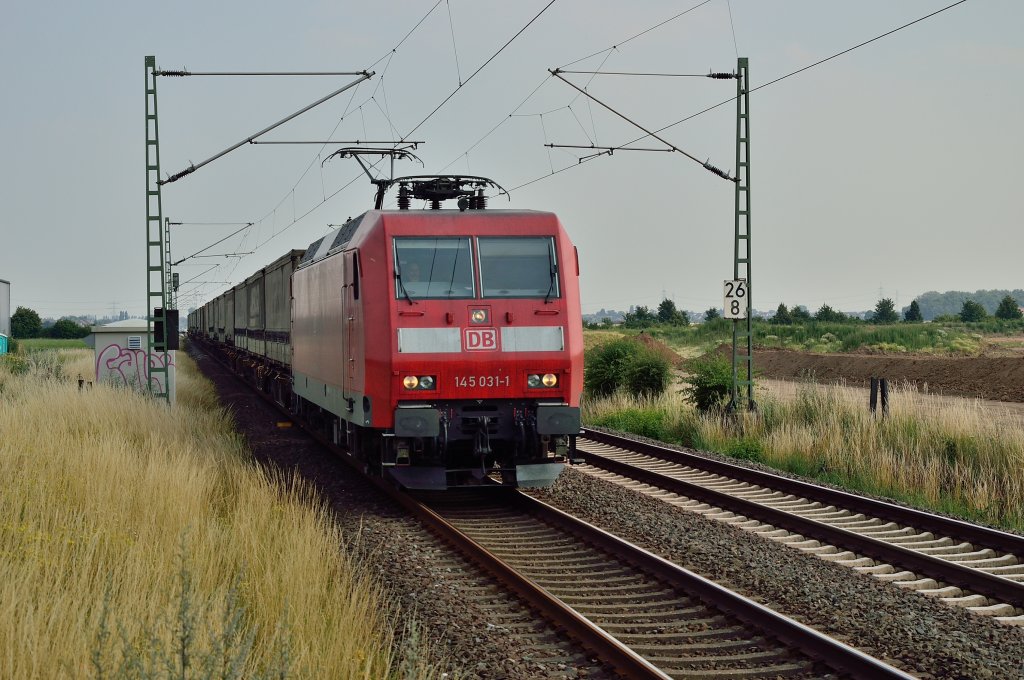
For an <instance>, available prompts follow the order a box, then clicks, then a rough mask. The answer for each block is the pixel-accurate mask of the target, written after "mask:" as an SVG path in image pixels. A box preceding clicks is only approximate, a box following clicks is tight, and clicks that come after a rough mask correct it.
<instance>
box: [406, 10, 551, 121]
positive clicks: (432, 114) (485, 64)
mask: <svg viewBox="0 0 1024 680" xmlns="http://www.w3.org/2000/svg"><path fill="white" fill-rule="evenodd" d="M555 2H557V0H551V1H550V2H548V4H546V5H544V9H542V10H541V11H539V12H537V15H536V16H534V17H533V18H532V19H530V20H529V21H528V22H526V25H525V26H523V27H522V28H520V29H519V30H518V31H517V32H516V34H515V35H513V36H512V37H511V38H509V39H508V42H506V43H505V44H504V45H502V46H501V47H500V48H498V51H497V52H495V53H494V54H492V55H491V56H490V57H489V58H488V59H487V61H485V62H484V63H483V64H481V65H480V67H479V68H477V70H475V71H473V73H471V74H470V76H469V77H468V78H466V80H465V82H463V83H461V84H460V85H459V86H458V87H457V88H455V89H454V90H452V92H451V94H449V95H448V96H447V97H445V98H444V101H442V102H441V103H440V104H438V105H437V106H436V107H434V110H433V111H431V112H430V113H428V114H427V117H426V118H424V119H423V120H421V121H420V122H419V123H417V124H416V127H414V128H413V129H412V130H409V132H408V133H406V135H405V136H404V137H402V139H401V141H405V140H406V139H408V138H409V137H411V136H412V133H414V132H416V131H417V130H419V129H420V127H421V126H422V125H423V124H424V123H426V122H427V121H428V120H430V119H431V118H432V117H433V116H434V114H435V113H437V112H438V111H440V110H441V107H442V106H444V105H445V104H447V103H448V100H450V99H451V98H452V97H454V96H455V94H456V93H457V92H458V91H459V90H461V89H462V88H463V87H465V86H466V85H467V84H468V83H469V81H471V80H473V78H474V77H476V75H477V74H478V73H480V71H483V70H484V69H485V68H486V67H487V65H488V64H490V63H491V62H492V61H494V59H495V58H496V57H497V56H498V55H499V54H501V53H502V52H504V51H505V48H506V47H508V46H509V45H511V44H512V41H514V40H515V39H516V38H518V37H519V36H520V35H522V34H523V32H524V31H525V30H526V29H528V28H529V27H530V26H532V25H533V22H535V21H537V19H539V18H540V17H541V15H542V14H544V12H546V11H548V8H550V7H551V5H553V4H555Z"/></svg>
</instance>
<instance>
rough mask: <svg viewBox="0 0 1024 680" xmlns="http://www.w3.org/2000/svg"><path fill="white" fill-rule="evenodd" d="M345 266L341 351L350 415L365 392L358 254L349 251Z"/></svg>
mask: <svg viewBox="0 0 1024 680" xmlns="http://www.w3.org/2000/svg"><path fill="white" fill-rule="evenodd" d="M342 255H343V257H344V258H345V260H344V266H345V278H344V285H343V286H342V289H341V300H342V302H341V324H342V326H341V327H342V343H343V346H342V350H341V355H342V358H343V360H344V362H345V367H344V369H343V371H344V374H343V375H344V379H343V384H342V393H343V395H344V397H345V400H346V401H347V403H348V409H349V412H353V410H354V408H353V407H354V403H353V402H354V400H355V399H356V398H357V395H359V393H360V392H361V391H362V387H363V386H362V370H361V369H360V362H359V360H360V358H361V357H362V347H361V345H362V337H363V336H362V333H361V332H360V329H361V328H362V323H363V319H362V316H363V310H362V304H361V303H360V300H359V298H360V290H359V287H360V286H359V251H358V250H354V249H353V250H346V251H345V252H344V253H343V254H342Z"/></svg>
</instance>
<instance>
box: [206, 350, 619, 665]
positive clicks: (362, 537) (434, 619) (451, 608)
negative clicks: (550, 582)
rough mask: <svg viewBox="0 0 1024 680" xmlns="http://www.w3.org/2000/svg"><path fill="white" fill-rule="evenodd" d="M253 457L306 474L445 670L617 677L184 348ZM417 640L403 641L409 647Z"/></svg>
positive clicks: (408, 649)
mask: <svg viewBox="0 0 1024 680" xmlns="http://www.w3.org/2000/svg"><path fill="white" fill-rule="evenodd" d="M190 353H191V354H192V356H193V358H194V359H195V360H196V361H197V363H198V364H199V366H200V369H201V370H202V371H203V373H204V374H205V375H206V376H207V377H208V378H209V379H210V380H211V381H213V383H214V385H215V386H216V388H217V392H218V394H219V396H220V399H221V403H222V404H223V405H224V406H225V407H226V408H228V409H230V410H231V412H232V414H233V415H234V418H235V422H236V425H237V428H238V431H239V432H240V433H242V435H243V436H244V437H245V438H246V440H247V442H248V444H249V447H250V448H251V449H252V452H253V454H254V456H255V458H256V460H257V461H258V462H259V463H260V464H263V465H266V466H267V467H270V468H276V469H280V470H285V471H289V472H292V473H295V474H297V475H298V476H299V477H301V478H303V479H305V480H307V481H309V482H310V483H311V484H312V485H313V486H314V488H316V489H317V490H318V492H319V493H320V495H321V496H322V497H323V498H324V499H325V500H326V502H327V504H328V506H329V507H330V508H331V509H332V510H333V512H334V515H335V518H336V520H337V522H338V523H339V525H340V526H341V527H342V529H343V530H344V531H345V533H346V536H347V537H348V540H349V542H350V543H351V544H352V547H353V548H355V550H356V552H357V553H358V554H359V555H360V556H361V558H362V560H363V563H364V565H365V567H366V568H367V569H369V570H371V571H372V572H375V573H377V574H379V575H380V578H381V582H382V583H384V584H385V586H386V587H387V589H388V591H389V594H390V595H391V597H392V598H393V601H394V602H395V603H397V606H398V607H399V609H400V611H401V612H402V613H403V616H404V617H406V619H407V620H415V621H416V626H417V632H416V633H414V634H413V636H414V637H418V638H419V639H421V640H422V639H425V640H426V641H427V642H428V644H427V647H428V649H429V656H430V659H431V660H432V661H434V662H435V663H437V664H438V666H439V667H440V668H441V669H442V670H443V671H444V672H445V673H446V675H444V676H442V677H445V678H453V679H454V678H466V679H468V680H473V679H481V680H482V679H484V678H486V679H487V680H494V679H507V680H520V679H521V680H528V679H530V680H532V679H534V678H570V679H571V678H583V677H586V678H606V677H613V676H609V674H608V673H607V672H606V671H604V670H603V669H601V668H600V667H598V666H597V665H595V664H594V663H593V662H592V661H591V660H590V659H588V658H586V656H584V655H583V654H582V653H581V652H580V649H579V648H578V646H576V645H575V644H574V643H572V642H571V641H566V640H565V639H564V636H560V635H559V634H558V633H557V632H556V631H554V630H553V629H551V628H550V627H548V626H547V625H546V624H544V622H543V621H538V620H536V617H535V616H534V615H533V614H532V613H531V612H530V611H529V610H527V609H525V608H524V607H523V606H522V605H521V604H520V602H519V601H518V600H517V599H516V598H515V597H514V596H511V595H508V594H506V593H504V592H502V591H501V590H500V588H498V587H497V586H495V585H493V584H492V583H491V582H490V581H489V579H487V578H486V577H484V576H482V575H481V574H480V572H479V571H478V570H477V569H476V568H475V567H473V566H472V565H468V564H467V563H465V561H464V560H462V558H461V557H460V556H459V555H458V554H457V553H455V552H454V551H453V550H451V549H449V548H448V547H447V545H445V544H443V543H442V542H441V541H439V540H438V539H437V538H435V537H434V536H433V534H431V533H429V532H428V531H426V530H425V529H423V528H422V526H420V525H419V523H417V522H416V521H415V520H412V519H410V518H409V517H407V516H406V515H405V514H404V513H403V511H402V510H401V509H399V508H397V507H395V506H394V505H393V504H392V503H391V502H390V501H388V500H387V499H386V498H384V497H383V496H381V495H380V494H379V493H377V492H376V491H374V490H373V489H371V488H367V487H366V485H365V482H364V481H362V480H361V478H360V477H359V476H358V475H357V474H356V473H354V472H353V471H352V470H351V469H349V468H348V466H347V465H345V464H344V463H343V462H341V461H340V460H337V459H336V458H334V457H332V456H330V455H329V454H327V453H325V452H324V450H323V449H322V448H321V447H320V445H319V444H317V443H316V442H314V441H313V440H312V439H310V438H309V437H308V436H307V435H306V434H304V433H303V432H302V431H301V430H300V429H298V428H280V427H278V426H277V423H278V422H279V421H282V420H284V418H283V416H282V415H281V414H280V413H279V412H278V411H276V410H275V409H273V408H272V407H271V406H270V405H268V404H267V403H265V402H264V401H263V400H261V399H259V398H258V397H256V396H255V395H253V394H252V392H251V391H249V389H248V388H247V387H246V386H244V385H243V384H242V383H241V382H240V381H239V380H238V379H237V378H235V377H234V376H233V375H232V374H230V373H228V372H227V371H226V369H224V368H223V367H222V366H221V365H220V364H218V363H216V362H214V361H212V360H211V359H210V358H209V357H208V356H206V355H205V354H204V353H203V352H202V351H200V350H198V349H196V348H193V349H192V350H190ZM414 649H416V645H415V644H405V645H403V650H404V651H406V652H407V653H415V652H413V651H412V650H414Z"/></svg>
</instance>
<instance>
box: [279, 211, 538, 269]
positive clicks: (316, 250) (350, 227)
mask: <svg viewBox="0 0 1024 680" xmlns="http://www.w3.org/2000/svg"><path fill="white" fill-rule="evenodd" d="M368 215H371V216H380V217H382V218H388V217H398V216H401V217H402V218H416V219H430V218H431V217H439V216H442V215H443V216H445V217H452V216H453V215H472V216H473V217H484V218H486V217H488V216H494V217H510V216H515V215H524V216H525V215H530V216H533V217H539V216H551V217H554V213H552V212H548V211H546V210H492V209H487V210H470V211H465V210H367V211H366V212H364V213H363V214H362V215H359V216H357V217H353V218H352V219H350V220H349V221H348V222H346V223H345V224H343V225H342V226H341V227H339V228H338V229H335V230H334V231H332V232H330V233H329V234H327V235H326V236H323V237H321V238H319V239H317V240H316V241H313V242H312V243H311V244H309V248H307V249H306V254H305V255H304V256H303V257H302V261H301V262H299V267H305V266H306V265H308V264H310V263H312V262H316V261H318V260H322V259H323V258H325V257H327V256H328V255H330V254H332V253H334V252H336V251H339V250H344V249H345V248H346V246H348V244H349V243H350V242H351V241H352V238H353V237H354V236H355V234H356V231H357V230H358V229H359V225H360V224H362V222H363V220H364V219H365V218H366V217H367V216H368Z"/></svg>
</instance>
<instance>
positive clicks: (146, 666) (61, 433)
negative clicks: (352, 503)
mask: <svg viewBox="0 0 1024 680" xmlns="http://www.w3.org/2000/svg"><path fill="white" fill-rule="evenodd" d="M178 357H179V362H178V365H179V371H178V401H179V403H178V405H177V406H175V407H174V408H170V409H169V408H167V407H166V405H163V404H161V403H157V402H155V401H152V400H149V399H148V398H145V397H143V396H141V395H138V394H135V393H132V392H129V391H125V390H120V389H115V388H111V387H107V386H102V385H98V386H95V387H93V388H92V389H91V390H85V391H81V392H80V391H79V390H78V385H77V381H76V380H74V378H76V377H77V375H78V374H82V375H85V376H89V375H90V374H91V372H92V370H93V369H92V353H91V352H90V351H87V350H85V351H83V350H77V351H66V350H61V351H56V352H45V353H39V354H35V355H31V356H30V357H28V358H27V359H26V358H23V357H21V358H16V359H14V360H4V361H3V362H0V432H2V433H3V436H2V438H0V479H2V481H0V517H2V519H0V573H3V575H4V576H3V578H2V579H0V607H2V610H0V676H2V677H7V678H59V677H67V678H79V677H90V676H95V677H169V676H172V675H173V677H205V675H204V673H203V670H204V666H205V667H206V670H209V671H212V675H213V676H214V677H218V678H219V677H257V676H270V675H273V676H274V677H284V676H288V677H330V678H383V677H397V676H398V674H399V666H400V665H401V666H402V667H403V669H405V670H403V672H406V673H408V672H410V671H408V664H409V663H410V660H409V659H402V660H399V659H396V658H394V656H393V654H392V652H391V650H392V646H393V642H394V640H393V635H392V633H391V632H390V631H392V630H393V624H394V620H393V616H392V614H390V613H389V610H388V608H387V607H386V606H384V605H382V602H381V591H380V589H379V588H377V587H376V586H375V585H373V584H372V583H369V582H367V581H366V580H364V579H361V578H360V577H359V576H358V575H357V574H356V572H355V571H354V569H353V565H352V564H351V563H350V562H349V561H348V559H347V558H346V557H345V555H344V554H343V553H342V552H341V551H340V550H339V546H340V545H341V543H342V537H341V535H340V534H339V531H338V529H337V527H336V525H334V524H333V523H332V522H331V520H330V519H329V517H328V513H327V510H326V509H325V507H324V506H323V505H322V504H321V503H320V502H318V501H317V500H316V499H315V498H314V497H313V494H312V493H310V492H309V490H308V489H306V488H304V487H303V486H302V485H301V484H298V483H295V482H289V481H285V480H282V479H279V478H275V477H274V476H272V475H270V474H268V473H266V472H263V471H261V470H260V469H258V468H256V467H255V466H253V465H252V463H251V462H250V460H249V457H248V452H247V451H246V449H245V447H244V445H243V442H242V441H241V440H240V439H239V437H238V436H237V435H236V434H235V433H234V431H233V426H232V422H231V419H230V417H229V416H228V415H226V414H225V412H224V411H223V410H222V409H220V408H219V406H218V405H217V400H216V397H215V395H214V393H213V390H212V387H211V386H210V385H209V383H207V382H206V381H205V380H204V379H202V378H200V377H198V376H197V372H196V370H195V368H194V366H193V365H192V364H191V362H190V361H189V360H188V358H187V357H186V356H184V353H178ZM64 376H67V378H65V377H64ZM415 655H416V653H415V652H413V653H412V654H411V656H412V657H415ZM411 663H412V668H415V669H416V670H415V671H412V674H414V675H417V676H426V675H429V674H430V669H429V668H426V667H424V665H423V663H418V662H417V661H416V660H415V658H413V659H412V661H411ZM281 671H283V673H281Z"/></svg>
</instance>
